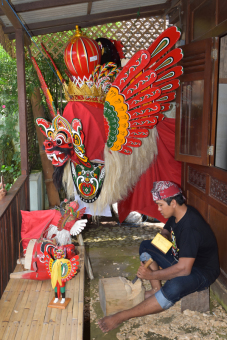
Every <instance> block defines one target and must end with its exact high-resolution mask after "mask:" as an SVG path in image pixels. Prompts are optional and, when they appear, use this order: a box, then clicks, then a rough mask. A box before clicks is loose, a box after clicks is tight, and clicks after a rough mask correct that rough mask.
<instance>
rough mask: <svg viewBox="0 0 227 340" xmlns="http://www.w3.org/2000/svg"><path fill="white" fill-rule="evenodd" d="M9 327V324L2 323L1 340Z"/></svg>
mask: <svg viewBox="0 0 227 340" xmlns="http://www.w3.org/2000/svg"><path fill="white" fill-rule="evenodd" d="M7 327H8V322H6V321H3V322H1V323H0V340H2V338H3V336H4V334H5V331H6V329H7Z"/></svg>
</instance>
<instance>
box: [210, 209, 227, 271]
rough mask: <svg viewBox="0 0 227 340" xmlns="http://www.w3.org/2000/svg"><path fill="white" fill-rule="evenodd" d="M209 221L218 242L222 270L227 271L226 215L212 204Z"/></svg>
mask: <svg viewBox="0 0 227 340" xmlns="http://www.w3.org/2000/svg"><path fill="white" fill-rule="evenodd" d="M208 223H209V224H210V226H211V228H212V230H213V231H214V234H215V236H216V239H217V242H218V250H219V261H220V266H221V270H223V271H224V272H225V273H227V252H226V244H227V224H226V215H224V214H222V213H221V212H220V211H218V210H217V209H215V208H214V207H212V206H209V217H208Z"/></svg>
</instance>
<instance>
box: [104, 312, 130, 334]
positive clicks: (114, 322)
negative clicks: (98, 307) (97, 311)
mask: <svg viewBox="0 0 227 340" xmlns="http://www.w3.org/2000/svg"><path fill="white" fill-rule="evenodd" d="M123 321H124V320H123V319H122V318H121V316H120V313H117V314H114V315H110V316H105V318H103V319H100V320H99V321H98V325H99V328H100V329H101V330H102V331H103V333H106V332H109V331H111V330H112V329H115V328H117V326H118V325H120V324H121V323H122V322H123Z"/></svg>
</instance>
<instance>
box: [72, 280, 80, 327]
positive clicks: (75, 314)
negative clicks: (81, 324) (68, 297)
mask: <svg viewBox="0 0 227 340" xmlns="http://www.w3.org/2000/svg"><path fill="white" fill-rule="evenodd" d="M79 289H80V277H79V274H77V276H76V277H75V286H74V294H73V296H74V302H73V319H76V320H77V319H78V302H79Z"/></svg>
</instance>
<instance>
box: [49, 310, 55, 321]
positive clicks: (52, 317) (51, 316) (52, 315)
mask: <svg viewBox="0 0 227 340" xmlns="http://www.w3.org/2000/svg"><path fill="white" fill-rule="evenodd" d="M50 310H51V314H50V321H54V322H56V319H57V308H50Z"/></svg>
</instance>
